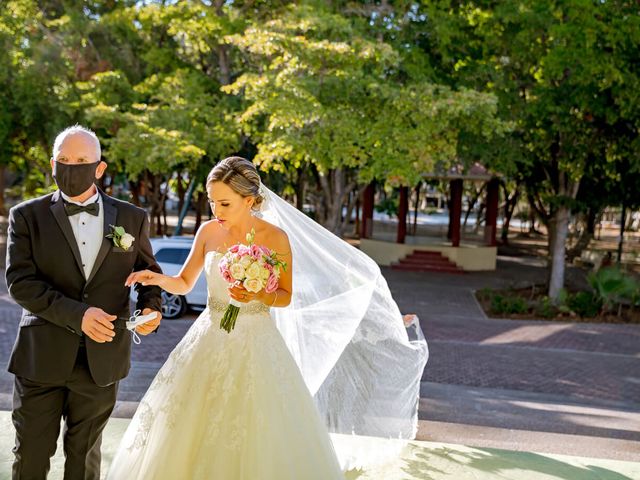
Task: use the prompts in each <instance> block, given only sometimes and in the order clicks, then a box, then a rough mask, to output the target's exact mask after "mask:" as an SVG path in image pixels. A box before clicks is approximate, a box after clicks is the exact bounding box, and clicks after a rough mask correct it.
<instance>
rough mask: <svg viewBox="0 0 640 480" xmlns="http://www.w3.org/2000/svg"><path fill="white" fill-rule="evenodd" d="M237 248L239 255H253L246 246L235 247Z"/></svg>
mask: <svg viewBox="0 0 640 480" xmlns="http://www.w3.org/2000/svg"><path fill="white" fill-rule="evenodd" d="M235 246H236V247H238V255H239V256H241V257H243V256H245V255H250V254H251V249H250V248H249V247H247V246H246V245H235Z"/></svg>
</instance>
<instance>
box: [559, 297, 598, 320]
mask: <svg viewBox="0 0 640 480" xmlns="http://www.w3.org/2000/svg"><path fill="white" fill-rule="evenodd" d="M567 305H568V306H569V308H570V309H571V311H573V312H575V313H576V314H578V315H580V316H581V317H595V316H596V315H598V312H600V309H601V308H602V300H601V299H600V298H599V297H598V296H597V295H596V294H595V293H592V292H578V293H576V294H575V295H571V296H569V298H568V300H567Z"/></svg>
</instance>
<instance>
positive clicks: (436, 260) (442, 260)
mask: <svg viewBox="0 0 640 480" xmlns="http://www.w3.org/2000/svg"><path fill="white" fill-rule="evenodd" d="M398 261H399V262H400V263H411V264H434V265H454V263H453V262H451V260H448V259H446V258H437V257H435V258H416V257H405V258H401V259H400V260H398Z"/></svg>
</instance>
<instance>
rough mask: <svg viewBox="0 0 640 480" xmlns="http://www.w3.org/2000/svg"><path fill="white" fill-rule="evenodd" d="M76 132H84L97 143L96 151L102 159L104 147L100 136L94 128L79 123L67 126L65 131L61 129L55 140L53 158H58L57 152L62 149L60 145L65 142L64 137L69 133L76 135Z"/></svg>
mask: <svg viewBox="0 0 640 480" xmlns="http://www.w3.org/2000/svg"><path fill="white" fill-rule="evenodd" d="M76 133H84V134H86V135H88V136H90V137H91V138H92V139H93V141H94V142H95V144H96V153H97V155H98V160H100V158H101V156H102V149H101V148H100V140H98V136H97V135H96V134H95V132H94V131H93V130H91V129H89V128H87V127H83V126H82V125H79V124H77V123H76V124H75V125H73V126H71V127H67V128H65V129H64V130H63V131H61V132H60V133H59V134H58V136H57V137H56V140H55V142H53V152H52V153H53V158H56V153H57V152H58V151H59V150H60V145H62V142H64V139H65V138H67V137H68V136H69V135H75V134H76Z"/></svg>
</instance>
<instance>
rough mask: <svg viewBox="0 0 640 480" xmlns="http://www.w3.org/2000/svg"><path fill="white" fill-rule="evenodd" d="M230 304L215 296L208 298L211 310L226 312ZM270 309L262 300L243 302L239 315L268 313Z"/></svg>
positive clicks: (208, 305)
mask: <svg viewBox="0 0 640 480" xmlns="http://www.w3.org/2000/svg"><path fill="white" fill-rule="evenodd" d="M228 306H229V304H228V303H226V302H221V301H220V300H217V299H215V298H211V297H209V298H208V299H207V307H209V310H213V311H216V312H224V311H225V310H226V309H227V307H228ZM270 309H271V308H270V307H268V306H267V305H265V304H264V303H262V302H256V303H249V304H246V305H245V304H243V305H242V306H241V307H240V312H239V313H238V315H255V314H257V313H263V312H266V313H268V312H269V310H270Z"/></svg>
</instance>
